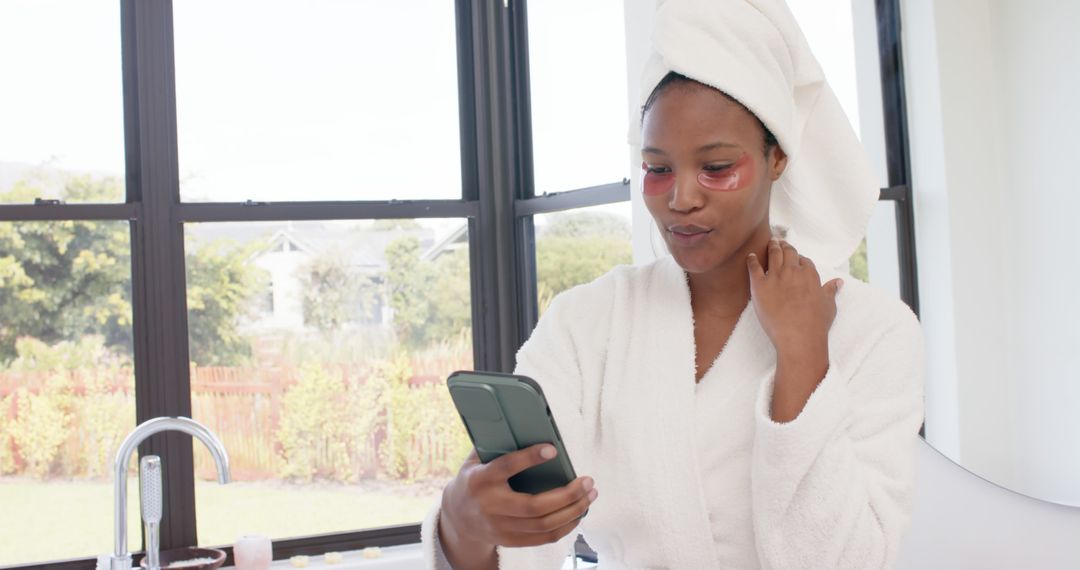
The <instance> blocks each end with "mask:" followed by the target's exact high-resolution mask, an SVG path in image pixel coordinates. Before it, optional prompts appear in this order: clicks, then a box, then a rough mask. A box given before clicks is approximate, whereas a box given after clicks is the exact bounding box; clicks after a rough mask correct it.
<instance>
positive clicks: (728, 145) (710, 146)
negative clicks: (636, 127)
mask: <svg viewBox="0 0 1080 570" xmlns="http://www.w3.org/2000/svg"><path fill="white" fill-rule="evenodd" d="M718 148H740V147H739V145H737V144H732V143H729V142H724V141H717V142H714V143H709V144H707V145H703V146H700V147H698V149H697V152H698V153H702V152H708V151H710V150H716V149H718ZM641 152H647V153H649V154H662V155H667V153H666V152H664V151H663V150H660V149H658V148H656V147H652V146H646V147H642V149H641Z"/></svg>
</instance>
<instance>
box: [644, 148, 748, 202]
mask: <svg viewBox="0 0 1080 570" xmlns="http://www.w3.org/2000/svg"><path fill="white" fill-rule="evenodd" d="M641 169H642V170H644V171H645V176H644V178H643V183H642V190H643V191H644V192H645V195H646V196H660V195H663V194H667V193H668V192H671V190H672V189H673V188H674V187H675V173H674V172H672V171H670V170H668V171H666V172H654V171H652V170H649V167H648V165H647V164H645V163H644V162H643V163H641ZM753 170H754V162H753V160H752V159H751V158H750V155H748V154H744V155H742V156H741V157H739V160H736V161H735V162H734V163H732V164H731V165H730V166H728V167H727V168H724V169H723V170H702V171H701V172H700V173H698V177H697V179H698V184H701V186H702V187H703V188H705V189H707V190H713V191H715V192H733V191H736V190H742V189H743V188H745V187H746V186H747V185H748V184H750V179H751V175H752V174H753Z"/></svg>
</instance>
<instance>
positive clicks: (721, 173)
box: [697, 154, 754, 192]
mask: <svg viewBox="0 0 1080 570" xmlns="http://www.w3.org/2000/svg"><path fill="white" fill-rule="evenodd" d="M753 170H754V163H753V161H752V160H750V155H748V154H744V155H742V156H741V157H739V160H736V161H735V162H734V163H733V164H732V165H731V166H729V167H727V168H725V169H723V170H702V171H701V173H700V174H698V175H697V180H698V184H701V185H702V186H703V187H705V188H708V189H709V190H715V191H717V192H733V191H735V190H742V189H743V188H745V187H746V185H747V184H749V183H750V175H751V174H752V173H753Z"/></svg>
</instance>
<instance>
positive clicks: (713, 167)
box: [702, 164, 732, 172]
mask: <svg viewBox="0 0 1080 570" xmlns="http://www.w3.org/2000/svg"><path fill="white" fill-rule="evenodd" d="M731 166H732V165H730V164H709V165H706V166H705V167H704V168H702V170H704V171H705V172H723V171H725V170H727V169H729V168H731Z"/></svg>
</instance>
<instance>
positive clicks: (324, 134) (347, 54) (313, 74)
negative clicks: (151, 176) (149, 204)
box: [173, 0, 461, 202]
mask: <svg viewBox="0 0 1080 570" xmlns="http://www.w3.org/2000/svg"><path fill="white" fill-rule="evenodd" d="M173 14H174V16H173V27H174V30H175V36H176V48H175V50H176V106H177V110H176V112H177V129H178V131H179V132H178V135H177V136H178V142H179V153H178V155H179V169H180V197H181V198H182V199H183V200H185V201H199V202H207V201H209V202H242V201H244V200H254V201H260V202H282V201H296V200H298V199H300V198H302V199H304V200H389V199H391V198H396V199H399V200H403V199H417V198H449V199H456V198H460V197H461V158H460V154H459V152H458V146H459V144H460V135H459V130H460V129H459V126H458V96H457V91H458V86H457V62H456V56H455V53H456V48H455V42H456V40H455V37H454V35H455V19H454V3H453V2H448V1H444V0H421V1H419V2H336V1H333V0H315V1H312V0H288V1H281V2H264V1H260V0H241V1H230V2H224V3H223V2H215V1H210V0H184V1H183V2H176V3H175V4H174V5H173ZM237 36H242V37H243V41H237Z"/></svg>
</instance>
